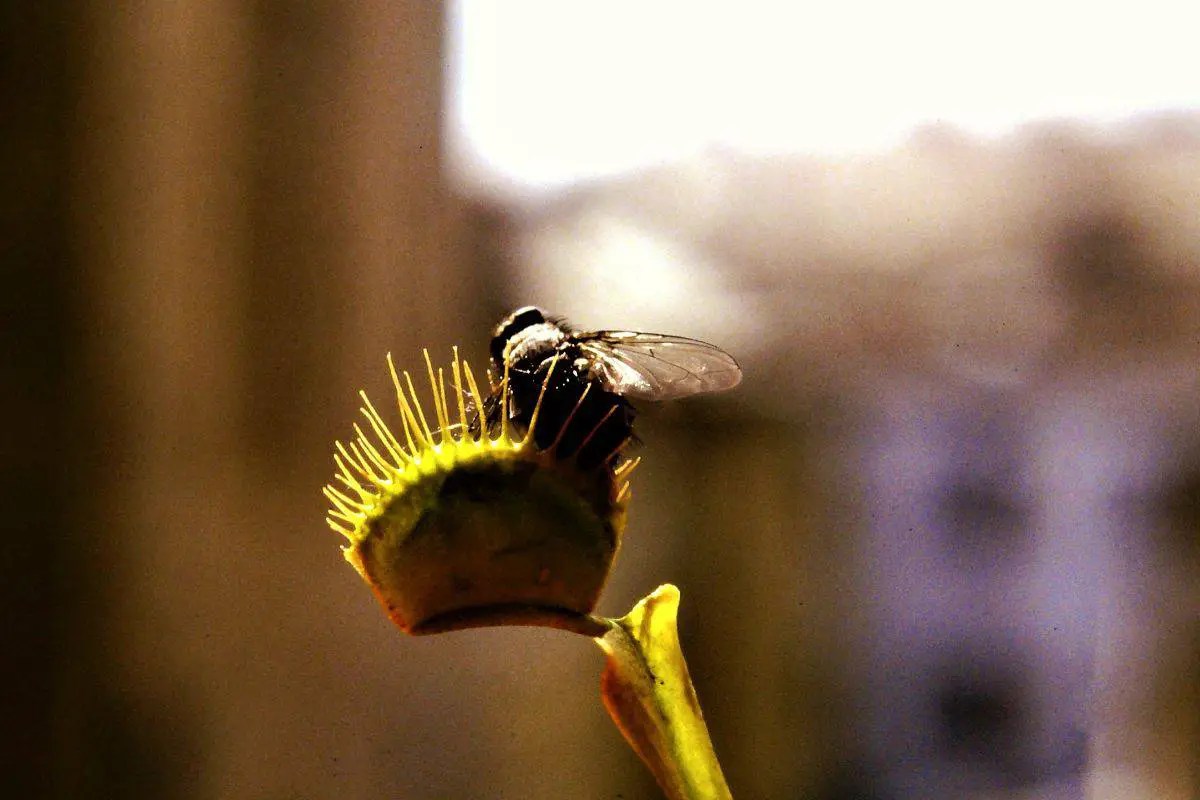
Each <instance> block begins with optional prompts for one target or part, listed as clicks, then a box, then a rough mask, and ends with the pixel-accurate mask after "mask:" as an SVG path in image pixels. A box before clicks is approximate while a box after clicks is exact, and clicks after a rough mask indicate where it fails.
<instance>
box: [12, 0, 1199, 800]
mask: <svg viewBox="0 0 1200 800" xmlns="http://www.w3.org/2000/svg"><path fill="white" fill-rule="evenodd" d="M696 5H697V4H683V3H679V2H661V3H653V4H646V3H639V4H635V3H633V2H627V1H626V0H617V1H615V2H610V3H606V4H603V5H598V6H577V5H574V4H564V3H551V2H534V1H533V0H512V1H511V2H505V3H494V2H488V0H457V2H451V3H448V4H439V3H426V2H417V1H416V0H338V2H332V0H319V1H318V2H310V3H284V2H278V1H277V0H255V2H248V3H247V2H233V1H232V0H215V2H206V3H201V2H197V0H179V2H174V3H158V4H155V3H131V4H125V5H123V6H121V7H119V8H112V7H108V6H105V5H104V4H100V3H96V2H81V3H67V2H64V0H49V2H44V3H37V4H34V3H15V2H5V3H3V4H2V5H0V8H2V9H3V20H2V25H0V30H2V31H3V35H4V37H5V42H4V44H3V46H2V47H0V76H2V80H0V92H3V96H4V99H5V101H6V102H5V106H6V108H7V109H8V110H7V112H6V113H5V115H4V119H5V121H4V123H3V125H2V126H0V130H2V131H3V140H2V141H3V145H2V147H0V165H2V174H3V176H4V180H3V182H2V183H0V187H2V188H0V233H2V236H0V242H2V246H3V248H4V258H3V264H4V267H5V281H4V291H3V294H2V297H3V310H4V321H5V323H4V326H3V341H4V348H3V350H4V358H3V360H2V361H0V365H2V368H3V371H4V372H3V376H4V381H3V386H4V391H3V393H2V394H0V397H2V398H3V400H2V401H0V402H2V403H3V405H2V406H0V408H3V410H4V413H5V418H6V420H7V425H6V433H5V434H4V436H3V437H0V443H2V444H3V447H4V450H5V456H6V457H5V458H4V460H3V464H4V467H3V469H4V470H5V477H6V479H7V480H6V481H5V485H6V487H7V488H8V491H9V492H10V493H11V497H10V498H9V499H8V502H7V503H6V514H5V518H6V523H5V525H6V528H7V529H8V530H7V531H6V533H7V535H6V541H7V547H6V549H5V551H6V555H5V557H4V558H3V559H0V590H2V591H3V601H4V606H5V608H6V609H7V613H6V614H5V619H6V623H7V624H6V628H7V629H8V630H7V631H6V632H5V634H4V640H3V658H0V670H2V672H0V676H2V681H0V691H2V692H3V706H2V708H3V718H4V721H5V724H4V725H3V726H2V727H0V730H2V731H3V733H2V734H0V736H3V743H2V746H0V753H3V758H4V759H6V761H7V763H5V764H4V766H3V769H2V771H0V775H3V776H4V777H3V778H0V796H3V797H13V798H31V797H47V798H82V799H87V798H167V799H169V798H266V799H268V800H284V799H285V798H287V799H291V798H326V797H338V798H377V797H396V798H407V799H409V800H420V799H421V798H561V797H571V798H597V799H600V798H620V797H624V798H653V797H657V796H658V794H657V790H656V789H655V788H654V785H653V782H652V780H651V779H650V777H649V775H648V773H647V772H646V770H645V769H644V768H643V767H642V765H641V764H640V763H639V762H638V761H637V760H636V758H635V756H634V755H633V754H632V752H630V751H629V749H628V748H627V747H626V746H625V745H624V744H623V743H622V741H621V739H620V736H619V734H618V733H617V732H616V730H615V728H614V727H613V726H612V724H611V723H610V722H609V720H608V718H607V716H606V714H605V712H604V711H603V708H602V707H601V705H600V702H599V699H598V675H599V671H600V668H601V658H600V655H599V653H598V651H596V650H595V648H593V647H592V646H591V645H590V644H588V643H587V642H584V641H581V640H579V639H577V638H576V637H571V636H567V635H565V634H562V633H558V632H553V631H538V630H520V629H514V630H504V631H475V632H465V633H457V634H451V635H446V636H438V637H431V638H426V639H408V638H406V637H403V636H401V635H400V634H399V633H398V632H397V631H396V630H395V629H393V628H392V627H391V626H390V624H389V623H388V622H387V620H386V619H385V617H384V615H383V613H382V612H381V611H380V609H379V608H378V607H377V603H376V601H375V599H374V598H373V597H372V596H371V594H370V592H369V590H368V589H367V588H366V587H365V586H364V585H363V584H362V583H361V581H360V580H359V579H358V577H357V576H356V575H355V574H354V573H353V571H352V570H351V569H350V568H349V567H348V566H347V565H346V564H345V563H344V562H343V561H342V558H341V556H340V553H339V550H338V548H339V546H340V541H339V539H338V537H336V536H335V535H333V534H332V533H331V532H330V531H329V530H328V529H327V528H326V527H325V524H324V521H323V516H324V513H325V509H324V506H325V503H324V500H323V498H322V497H321V494H320V487H321V486H322V485H323V484H324V483H325V482H326V481H327V480H328V479H329V478H330V477H331V475H332V470H333V463H332V443H333V441H334V440H335V439H338V438H341V439H345V438H346V437H347V436H348V435H349V433H350V428H349V426H350V424H351V422H352V421H353V420H354V418H355V416H356V409H357V406H358V402H359V401H358V399H357V397H356V391H357V390H358V389H359V388H365V389H366V390H367V391H368V392H370V393H371V394H372V395H373V396H374V397H376V398H377V399H380V400H382V399H383V398H385V397H386V396H387V394H388V392H389V391H390V390H389V388H388V382H387V378H386V369H385V364H384V354H385V353H386V352H388V351H391V352H392V353H394V354H395V356H396V358H397V361H398V362H400V363H401V364H404V363H406V362H407V363H414V362H416V360H417V359H418V358H419V356H420V348H422V347H429V348H430V349H431V351H432V352H433V353H434V354H435V355H436V354H438V353H442V354H443V355H444V356H445V357H448V355H449V347H450V345H451V344H458V345H460V346H461V347H462V349H463V351H464V354H465V355H467V357H469V358H472V359H473V360H474V361H475V362H476V363H477V364H481V363H482V361H483V359H484V358H485V355H486V350H485V348H486V341H487V337H488V336H489V332H490V327H491V325H492V324H493V323H494V321H495V320H496V319H498V318H499V317H500V316H501V315H502V314H503V313H505V312H506V311H507V310H509V309H510V308H511V307H513V306H517V305H522V304H526V303H537V304H539V305H543V306H545V307H548V308H550V309H553V310H556V311H558V312H560V313H564V314H566V315H568V316H569V317H570V318H571V319H572V321H574V322H576V323H577V324H579V325H580V326H582V327H585V328H629V329H637V330H649V331H662V332H668V333H676V334H682V335H687V336H693V337H698V338H702V339H706V340H710V341H713V342H715V343H718V344H720V345H721V346H723V347H725V348H726V349H728V350H730V351H731V352H733V353H734V354H735V355H736V356H737V357H738V358H739V359H740V361H741V362H742V365H743V368H744V370H745V375H746V378H745V382H744V384H743V386H742V387H740V388H739V389H738V390H736V391H735V392H733V393H731V394H729V395H721V396H716V397H711V398H698V399H695V400H689V401H683V402H680V403H677V404H672V405H667V406H663V407H661V408H647V409H645V411H644V413H643V416H642V418H641V426H640V429H639V430H640V435H641V437H642V439H643V440H644V441H645V446H644V448H643V451H642V453H641V454H642V456H643V457H644V463H643V465H642V466H641V467H640V468H639V471H638V477H637V481H636V491H635V502H634V505H633V509H632V514H631V523H630V526H629V529H628V531H627V535H626V540H625V544H624V547H623V550H622V553H621V555H620V557H619V559H618V563H617V567H616V571H615V574H614V576H613V578H612V581H611V583H610V586H609V588H608V590H607V593H606V595H605V597H604V599H603V601H602V605H601V608H600V611H601V612H602V613H607V614H610V615H617V614H621V613H624V611H626V610H627V609H628V608H629V606H630V605H631V604H632V603H633V602H634V601H635V600H636V599H637V598H638V597H641V596H642V595H644V594H645V593H647V592H648V591H650V590H651V589H653V588H654V587H655V586H657V585H658V584H659V583H661V582H664V581H671V582H674V583H676V584H677V585H679V586H680V587H681V589H682V592H683V609H682V617H681V629H682V635H683V643H684V649H685V652H686V653H687V655H688V658H689V662H690V665H691V668H692V674H693V678H694V680H695V682H696V685H697V689H698V691H699V694H700V697H701V700H702V702H703V704H704V708H705V711H706V714H707V717H708V720H709V725H710V728H711V731H712V734H713V738H714V740H715V744H716V748H717V751H718V753H719V754H720V755H721V757H722V761H723V765H724V767H725V769H726V772H727V776H728V778H729V781H730V784H731V786H732V789H733V791H734V794H735V796H737V797H739V798H793V797H794V798H815V799H816V800H859V799H861V800H908V799H909V798H932V799H933V800H941V799H942V798H946V799H947V800H950V799H951V798H989V799H991V798H1021V799H1032V798H1037V799H1039V800H1041V799H1043V798H1045V799H1048V800H1057V798H1085V797H1086V798H1100V799H1102V800H1158V799H1160V798H1161V799H1163V800H1188V799H1189V798H1190V799H1192V800H1194V798H1197V797H1200V788H1198V787H1200V589H1198V588H1197V587H1200V580H1198V578H1200V547H1198V540H1197V526H1198V524H1200V426H1198V423H1200V392H1198V389H1200V386H1198V384H1200V370H1198V369H1197V364H1198V363H1200V362H1198V360H1197V359H1198V357H1200V213H1198V211H1200V113H1197V111H1196V109H1197V107H1200V89H1197V84H1196V81H1195V76H1196V75H1197V74H1200V57H1198V56H1197V54H1196V49H1195V47H1194V45H1193V44H1192V42H1191V41H1190V39H1191V37H1192V32H1193V31H1194V26H1191V25H1189V24H1188V20H1187V19H1186V16H1187V15H1186V11H1185V9H1183V8H1182V7H1181V4H1178V3H1167V2H1160V1H1159V0H1150V1H1149V2H1142V3H1138V4H1116V5H1110V6H1103V7H1100V6H1095V5H1094V4H1089V5H1085V4H1083V3H1075V2H1060V3H1050V4H1046V3H1039V4H1037V5H1036V6H1035V5H1033V4H1032V3H1027V2H1017V3H1008V4H1004V5H1003V6H976V5H972V4H968V5H967V6H962V5H961V4H953V5H952V4H941V3H934V2H931V1H930V0H924V2H920V3H915V4H914V3H910V4H905V5H902V6H895V5H890V4H883V3H876V2H865V0H864V1H863V2H851V3H844V4H840V5H838V7H837V8H836V9H835V8H834V7H833V6H830V5H827V4H826V5H812V4H797V5H795V6H792V5H787V6H786V7H785V6H784V4H775V3H768V2H748V1H745V0H740V1H739V2H737V3H733V2H715V3H711V4H708V5H700V7H696Z"/></svg>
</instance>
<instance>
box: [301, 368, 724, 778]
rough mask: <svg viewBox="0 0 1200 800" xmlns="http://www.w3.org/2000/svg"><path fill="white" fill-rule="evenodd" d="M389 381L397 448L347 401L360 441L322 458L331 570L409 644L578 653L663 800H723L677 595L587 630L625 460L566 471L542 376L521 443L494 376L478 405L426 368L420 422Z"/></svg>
mask: <svg viewBox="0 0 1200 800" xmlns="http://www.w3.org/2000/svg"><path fill="white" fill-rule="evenodd" d="M388 366H389V370H390V373H391V377H392V383H393V385H394V388H395V393H396V398H397V411H398V415H399V425H398V426H396V430H397V431H399V435H396V433H395V432H393V429H392V428H391V427H389V425H388V424H387V422H386V421H385V420H384V417H383V415H382V414H380V413H379V411H378V410H377V409H376V408H375V406H374V405H373V404H372V403H371V401H370V400H369V399H368V398H367V396H366V395H365V394H362V398H363V408H362V413H363V416H364V417H365V419H366V421H367V425H368V427H369V429H370V432H371V433H370V434H368V433H367V431H365V430H363V428H362V426H360V425H357V424H356V425H355V426H354V430H355V434H356V436H355V438H354V439H353V440H352V441H350V443H349V444H346V445H343V444H342V443H340V442H339V443H338V444H337V445H336V448H337V453H336V454H335V455H334V462H335V464H336V466H337V472H336V475H335V477H334V482H333V483H331V484H330V485H328V486H326V487H325V495H326V497H327V498H328V499H329V501H330V503H331V506H332V507H331V510H330V512H329V524H330V527H332V528H333V529H334V530H335V531H337V532H338V533H340V534H341V535H343V536H344V537H346V539H347V540H348V544H347V545H346V546H345V547H344V555H345V557H346V560H347V561H349V562H350V564H351V565H353V566H354V568H355V569H356V570H357V571H358V573H359V574H360V575H361V576H362V577H363V579H364V580H365V581H366V582H367V583H368V584H369V585H370V586H371V588H372V590H373V591H374V592H375V595H376V596H377V597H378V598H379V601H380V603H381V604H382V605H383V607H384V609H385V610H386V612H387V614H388V616H389V617H390V618H391V619H392V621H393V622H395V624H396V625H397V626H398V627H399V628H400V629H401V630H403V631H404V632H405V633H409V634H413V635H424V634H433V633H442V632H446V631H453V630H460V629H465V628H472V627H482V626H504V625H537V626H545V627H552V628H559V629H563V630H568V631H573V632H575V633H579V634H583V635H586V636H589V637H591V638H593V640H594V641H595V642H596V643H597V644H598V645H599V646H600V648H601V649H602V650H603V651H604V653H605V655H606V657H607V664H606V667H605V670H604V675H603V678H602V687H601V688H602V697H603V699H604V703H605V707H606V708H607V709H608V711H609V713H610V715H611V716H612V717H613V719H614V721H615V722H616V723H617V725H618V727H619V728H620V729H621V731H622V733H623V734H624V736H625V738H626V740H627V741H628V742H629V743H630V745H631V746H632V747H633V749H634V751H635V752H637V754H638V756H639V757H640V758H641V759H642V760H643V761H644V762H645V763H646V764H647V766H648V767H649V768H650V770H651V771H652V772H653V774H654V776H655V778H656V779H657V781H658V783H659V785H660V786H661V787H662V789H663V791H664V793H665V794H666V795H667V797H669V798H671V800H702V799H703V800H709V799H710V798H711V799H716V800H719V799H720V798H729V797H730V794H729V789H728V787H727V786H726V784H725V780H724V778H723V776H722V774H721V770H720V766H719V764H718V763H717V759H716V756H715V754H714V752H713V749H712V745H711V742H710V740H709V737H708V731H707V729H706V727H705V724H704V719H703V715H702V714H701V711H700V706H699V702H698V701H697V699H696V694H695V691H694V688H693V687H692V684H691V679H690V677H689V675H688V671H687V665H686V663H685V662H684V659H683V653H682V650H681V649H680V647H679V637H678V633H677V630H676V624H675V615H676V611H677V609H678V602H679V592H678V590H677V589H675V587H673V586H669V585H667V586H663V587H660V588H659V589H658V590H656V591H655V592H654V593H652V594H651V595H649V596H648V597H646V598H645V599H644V600H642V601H641V602H639V603H638V604H637V606H635V608H634V609H633V610H632V611H631V612H630V613H629V614H628V615H626V616H625V617H622V618H620V619H606V618H603V617H599V616H596V615H594V614H592V611H593V609H594V608H595V605H596V601H597V600H598V598H599V596H600V592H601V590H602V589H603V587H604V584H605V582H606V580H607V578H608V574H609V571H610V569H611V567H612V563H613V560H614V558H615V557H616V554H617V551H618V550H619V549H620V543H621V535H622V533H623V531H624V528H625V520H626V511H627V508H628V504H629V501H630V497H631V490H630V483H629V481H630V477H631V475H632V473H633V471H634V468H635V467H636V466H637V464H638V460H637V459H629V458H626V457H625V456H624V455H623V453H622V452H621V449H618V451H617V452H615V453H613V454H612V455H611V456H610V457H608V458H606V459H604V460H603V461H601V462H600V463H594V461H595V460H594V459H589V460H588V461H587V462H586V463H582V464H581V463H580V460H579V459H578V458H577V455H578V454H579V453H580V452H581V451H583V450H584V447H583V446H581V445H580V446H575V445H573V446H572V448H571V450H570V451H569V452H567V453H561V452H560V448H559V445H560V442H561V440H562V439H563V433H564V432H565V431H566V429H567V426H568V425H570V424H571V417H570V416H568V417H567V418H566V420H565V421H562V420H559V421H557V423H556V424H557V425H559V426H560V430H557V431H546V430H541V429H539V427H538V426H539V410H540V409H541V407H542V404H543V401H544V400H545V396H546V391H547V386H549V385H551V381H552V378H553V374H554V370H555V368H556V367H557V363H555V364H551V365H550V369H549V371H548V372H547V374H546V377H545V379H544V380H543V381H542V384H541V389H540V394H539V395H538V398H537V404H536V405H535V407H534V411H533V413H532V417H531V419H530V420H529V423H528V425H527V426H526V429H525V430H523V431H514V430H512V428H511V427H510V425H509V424H508V404H509V403H510V400H511V396H510V388H509V387H510V382H509V376H508V374H507V369H506V370H505V373H506V374H505V375H504V377H503V379H501V381H500V382H499V385H495V386H493V385H491V384H490V382H489V392H488V394H487V395H484V394H482V393H481V392H480V390H479V385H478V383H477V381H476V379H475V376H474V374H473V373H472V371H471V368H470V366H469V365H467V364H466V362H464V361H460V359H459V357H458V351H457V350H455V351H454V356H453V358H452V360H451V363H450V365H449V368H448V370H447V369H446V368H438V369H437V370H436V371H435V370H434V367H433V363H432V361H431V360H430V358H429V354H428V352H426V353H425V366H426V374H427V377H428V382H429V390H430V395H431V399H432V403H431V406H432V408H431V410H432V414H427V413H426V409H425V407H424V406H423V405H422V403H421V401H420V399H419V397H418V394H417V391H416V388H415V385H414V382H413V380H412V378H411V376H410V375H409V374H408V373H407V372H397V370H396V368H395V366H394V364H393V362H392V360H391V357H390V356H389V357H388ZM447 372H448V373H449V383H447ZM587 394H588V390H587V389H586V388H585V389H584V391H583V396H582V397H581V398H580V399H579V403H580V404H582V403H583V402H584V400H585V399H586V397H587ZM489 402H490V403H499V405H500V414H499V420H500V424H499V425H498V426H490V425H489V424H488V422H487V420H486V419H485V413H484V409H485V407H486V406H487V404H488V403H489ZM431 420H432V422H433V424H430V421H431ZM543 424H544V423H543ZM599 424H603V420H601V421H600V423H599ZM597 427H599V425H597ZM539 430H540V432H541V434H542V435H541V436H535V434H536V433H538V432H539ZM539 441H542V442H548V444H546V445H545V446H539V445H538V442H539ZM585 443H586V438H585ZM576 445H577V443H576Z"/></svg>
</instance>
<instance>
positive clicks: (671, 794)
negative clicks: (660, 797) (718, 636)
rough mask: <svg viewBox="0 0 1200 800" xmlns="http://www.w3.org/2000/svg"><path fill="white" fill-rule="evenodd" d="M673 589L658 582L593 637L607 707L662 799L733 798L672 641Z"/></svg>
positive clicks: (675, 592)
mask: <svg viewBox="0 0 1200 800" xmlns="http://www.w3.org/2000/svg"><path fill="white" fill-rule="evenodd" d="M678 612H679V590H678V589H677V588H675V587H674V586H672V585H670V584H664V585H663V586H660V587H658V589H656V590H655V591H654V592H653V593H651V594H650V595H648V596H647V597H645V598H643V599H642V600H641V601H640V602H638V604H637V605H636V606H634V607H633V610H632V611H630V612H629V613H628V614H626V615H625V616H624V617H621V618H620V619H614V620H607V622H608V623H610V626H611V627H609V629H608V632H607V633H605V634H604V635H603V636H599V637H597V638H595V639H594V641H595V642H596V644H597V645H599V646H600V649H601V650H603V651H604V653H605V655H606V656H607V657H608V658H607V664H606V665H605V668H604V674H603V676H602V677H601V694H602V697H603V700H604V705H605V707H606V708H607V709H608V713H609V714H610V715H611V716H612V718H613V721H614V722H616V724H617V727H618V728H620V729H621V733H623V734H624V735H625V739H626V740H627V741H628V742H629V744H630V746H631V747H633V749H634V752H636V753H637V754H638V756H639V757H640V758H641V759H642V761H644V762H645V763H646V766H648V767H649V768H650V771H651V772H652V773H654V777H655V779H656V780H657V781H658V785H659V786H660V787H661V788H662V790H663V792H664V793H665V794H666V795H667V797H668V798H670V800H733V798H732V795H731V794H730V793H729V786H728V784H726V783H725V776H724V775H722V774H721V765H720V764H719V763H718V762H717V755H716V753H715V751H714V750H713V746H712V741H711V740H710V739H709V736H708V727H707V726H706V725H705V724H704V715H703V714H702V713H701V711H700V701H699V700H698V699H697V697H696V691H695V689H694V688H693V687H692V679H691V676H689V675H688V668H687V663H686V662H685V661H684V658H683V650H682V649H681V648H680V645H679V629H678V627H677V624H676V618H677V615H678Z"/></svg>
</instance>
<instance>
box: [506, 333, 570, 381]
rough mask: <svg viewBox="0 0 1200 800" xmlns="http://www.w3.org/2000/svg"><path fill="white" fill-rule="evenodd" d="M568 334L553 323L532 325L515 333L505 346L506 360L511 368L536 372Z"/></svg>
mask: <svg viewBox="0 0 1200 800" xmlns="http://www.w3.org/2000/svg"><path fill="white" fill-rule="evenodd" d="M566 338H567V335H566V334H565V333H563V331H562V330H561V329H560V328H559V327H558V326H557V325H553V324H551V323H548V322H546V323H542V324H539V325H530V326H529V327H528V328H525V329H524V330H522V331H519V332H518V333H516V334H514V335H513V337H512V338H511V339H509V340H508V346H507V347H505V348H504V361H505V363H506V364H508V366H509V368H510V369H519V370H522V371H525V372H534V371H536V370H537V368H538V366H540V365H541V363H542V362H543V361H545V360H546V359H548V358H551V357H552V356H553V355H554V351H555V350H557V349H558V346H559V345H560V344H561V343H562V342H563V341H565V340H566Z"/></svg>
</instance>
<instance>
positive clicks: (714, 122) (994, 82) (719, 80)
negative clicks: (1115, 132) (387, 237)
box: [448, 0, 1200, 192]
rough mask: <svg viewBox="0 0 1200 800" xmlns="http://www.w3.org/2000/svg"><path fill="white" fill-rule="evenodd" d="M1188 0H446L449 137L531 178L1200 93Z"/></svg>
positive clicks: (855, 143) (474, 161)
mask: <svg viewBox="0 0 1200 800" xmlns="http://www.w3.org/2000/svg"><path fill="white" fill-rule="evenodd" d="M1198 23H1200V6H1197V5H1195V4H1194V3H1192V2H1186V1H1185V0H1175V1H1174V2H1169V1H1168V0H1143V2H1138V3H1127V2H1109V3H1105V2H1103V0H1100V1H1099V2H1097V0H1089V1H1088V2H1082V1H1081V0H1065V1H1063V2H1055V1H1054V0H1008V1H1007V2H1003V3H987V4H985V3H970V2H962V0H958V2H942V1H941V0H910V1H909V2H904V3H897V2H883V1H880V0H840V1H839V2H829V3H821V4H816V3H804V2H797V3H792V2H782V0H725V1H722V2H703V0H691V2H681V1H680V0H660V1H658V2H656V1H655V0H606V2H602V3H599V2H596V3H584V2H564V0H453V1H452V11H451V20H450V24H451V42H452V44H453V47H454V57H453V59H452V62H451V63H450V65H449V73H448V77H449V80H450V89H451V92H450V95H451V109H450V114H449V130H448V134H449V138H450V143H451V147H452V152H454V153H455V155H456V158H458V159H459V164H460V166H461V167H462V168H464V169H465V170H467V173H468V175H469V176H471V177H470V178H469V179H472V180H478V181H482V182H485V183H492V184H498V185H501V186H508V187H509V188H511V189H517V190H525V191H535V192H536V191H539V190H546V189H552V188H555V187H559V186H562V185H565V184H569V183H572V182H575V181H578V180H581V179H587V178H594V177H598V176H604V175H611V174H615V173H619V172H624V171H627V170H630V169H633V168H636V167H639V166H646V165H650V164H655V163H661V162H664V161H675V160H678V159H681V158H685V157H687V156H689V155H694V154H697V153H701V152H704V151H705V150H709V149H712V148H720V149H725V150H730V151H734V152H740V153H751V154H770V153H824V154H846V153H858V152H864V151H867V152H869V151H872V150H878V149H882V148H886V147H888V146H891V145H894V144H897V143H899V142H901V141H903V140H904V139H905V138H906V137H907V136H908V135H909V133H911V131H912V129H913V128H914V127H916V126H918V125H921V124H925V123H933V122H945V123H949V124H952V125H954V126H957V127H960V128H962V129H964V130H965V131H968V132H972V133H976V134H979V135H983V136H995V135H1001V134H1003V133H1005V132H1006V131H1008V130H1011V129H1012V128H1013V127H1015V126H1017V125H1020V124H1022V123H1024V122H1029V121H1033V120H1038V119H1045V118H1080V119H1085V120H1088V121H1093V122H1098V123H1104V122H1110V121H1116V120H1121V119H1124V118H1126V117H1128V116H1130V115H1133V114H1136V113H1137V112H1140V111H1154V110H1164V109H1171V110H1175V109H1188V108H1195V107H1197V106H1200V55H1198V54H1200V47H1197V45H1196V37H1197V31H1198V30H1200V24H1198Z"/></svg>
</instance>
